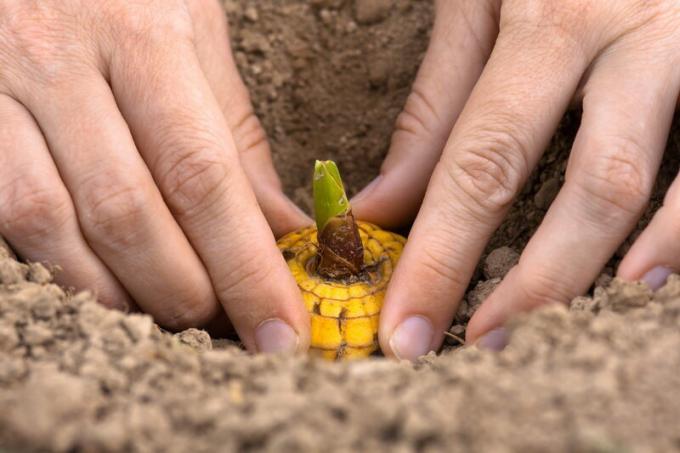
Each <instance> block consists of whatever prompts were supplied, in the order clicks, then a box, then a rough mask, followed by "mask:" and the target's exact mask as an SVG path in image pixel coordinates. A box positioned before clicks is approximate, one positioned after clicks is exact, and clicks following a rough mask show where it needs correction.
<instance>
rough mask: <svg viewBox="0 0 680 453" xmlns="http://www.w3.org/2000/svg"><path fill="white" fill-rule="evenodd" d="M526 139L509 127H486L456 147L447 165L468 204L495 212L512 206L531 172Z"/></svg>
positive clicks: (487, 211)
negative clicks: (465, 142)
mask: <svg viewBox="0 0 680 453" xmlns="http://www.w3.org/2000/svg"><path fill="white" fill-rule="evenodd" d="M475 137H477V138H475ZM525 143H526V140H524V139H522V138H519V135H518V134H516V133H513V132H510V129H508V128H498V129H496V130H491V129H489V128H485V130H483V131H479V132H478V133H476V134H474V137H470V139H469V140H468V144H466V145H465V146H463V147H460V148H459V149H457V150H456V152H455V155H454V156H453V157H452V159H451V162H450V163H448V164H446V165H445V166H444V168H445V170H447V174H448V177H449V179H450V180H451V182H452V183H453V188H454V189H457V190H460V191H461V192H462V193H463V194H464V195H465V196H466V199H467V200H468V202H469V206H468V208H472V209H474V210H475V211H476V213H477V214H480V215H488V214H492V215H496V214H498V213H501V212H503V211H504V210H506V209H507V208H508V207H509V206H510V204H511V203H512V201H513V200H514V198H515V196H516V195H517V193H519V191H520V190H521V188H522V185H523V184H524V182H525V180H526V178H527V176H528V174H529V168H530V165H529V162H528V158H527V156H528V150H527V148H526V145H525Z"/></svg>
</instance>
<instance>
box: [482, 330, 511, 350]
mask: <svg viewBox="0 0 680 453" xmlns="http://www.w3.org/2000/svg"><path fill="white" fill-rule="evenodd" d="M476 344H477V347H478V348H480V349H488V350H489V351H502V350H503V349H504V348H505V347H506V346H507V345H508V331H507V330H506V328H505V327H499V328H497V329H493V330H491V331H489V332H487V333H486V335H484V336H483V337H482V338H480V339H479V340H478V341H477V343H476Z"/></svg>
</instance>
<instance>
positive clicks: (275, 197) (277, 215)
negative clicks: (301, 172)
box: [187, 0, 312, 237]
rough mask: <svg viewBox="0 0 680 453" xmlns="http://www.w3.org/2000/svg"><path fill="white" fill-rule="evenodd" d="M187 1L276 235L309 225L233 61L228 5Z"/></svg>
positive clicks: (203, 57)
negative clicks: (289, 192) (288, 192)
mask: <svg viewBox="0 0 680 453" xmlns="http://www.w3.org/2000/svg"><path fill="white" fill-rule="evenodd" d="M187 3H188V5H189V8H190V11H191V15H192V17H193V22H194V24H195V27H194V30H195V38H194V42H195V47H196V51H197V55H198V59H199V61H200V63H201V68H202V69H203V72H204V74H205V76H206V78H207V80H208V83H209V84H210V87H211V89H212V92H213V93H214V95H215V97H216V99H217V102H218V103H219V105H220V107H221V108H222V112H223V113H224V116H225V117H226V119H227V124H228V125H229V129H230V131H231V134H232V137H233V139H234V142H235V143H236V149H237V150H238V152H239V157H240V161H241V166H242V167H243V170H244V171H245V173H246V175H247V176H248V180H249V181H250V183H251V187H252V188H253V191H254V192H255V196H256V198H257V202H258V203H259V205H260V208H261V209H262V212H263V213H264V215H265V217H266V218H267V220H268V222H269V225H270V226H271V228H272V230H273V231H274V235H275V236H276V237H279V236H282V235H283V234H285V233H288V232H290V231H293V230H295V229H298V228H301V227H304V226H308V225H309V224H311V223H312V220H311V219H310V218H309V217H308V216H307V215H306V214H305V213H304V212H303V211H302V210H301V209H300V208H298V207H297V206H296V205H295V203H293V202H292V201H291V200H290V199H288V197H286V196H285V195H284V194H283V192H282V188H281V181H280V180H279V177H278V175H277V174H276V170H275V169H274V164H273V162H272V158H271V152H270V148H269V143H268V142H267V138H266V135H265V132H264V130H263V129H262V126H261V125H260V121H259V120H258V119H257V117H256V116H255V112H254V111H253V107H252V104H251V102H250V97H249V95H248V90H247V89H246V87H245V85H244V84H243V81H242V80H241V77H240V76H239V72H238V69H237V68H236V64H235V62H234V58H233V55H232V52H231V49H230V46H229V34H228V31H227V20H226V15H225V12H224V10H223V9H222V7H221V5H220V4H219V3H218V2H217V1H216V0H213V1H208V2H205V1H202V0H189V1H188V2H187Z"/></svg>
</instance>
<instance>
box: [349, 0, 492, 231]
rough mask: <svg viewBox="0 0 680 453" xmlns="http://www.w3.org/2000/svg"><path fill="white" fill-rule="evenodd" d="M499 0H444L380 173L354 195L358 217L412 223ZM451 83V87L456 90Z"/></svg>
mask: <svg viewBox="0 0 680 453" xmlns="http://www.w3.org/2000/svg"><path fill="white" fill-rule="evenodd" d="M496 3H498V2H496V1H479V0H471V1H462V2H449V1H440V2H437V4H436V16H435V23H434V28H433V30H432V38H431V40H430V45H429V47H428V50H427V53H426V54H425V58H424V59H423V62H422V64H421V66H420V69H419V71H418V75H417V76H416V80H415V82H414V84H413V87H412V90H411V94H410V95H409V97H408V99H407V100H406V104H405V106H404V109H403V111H402V112H401V114H400V115H399V117H398V118H397V122H396V125H395V132H394V134H393V135H392V144H391V146H390V149H389V152H388V154H387V157H386V158H385V161H384V162H383V165H382V167H381V169H380V175H379V176H378V177H377V178H376V179H374V180H373V181H372V182H371V183H370V184H369V185H368V186H366V187H365V188H364V189H363V190H362V191H361V192H359V193H358V194H357V195H356V196H355V197H354V199H352V201H351V203H352V209H353V210H354V213H355V215H356V216H357V218H360V219H362V220H367V221H369V222H373V223H376V224H378V225H381V226H383V227H386V228H394V227H398V226H403V225H405V224H408V223H410V222H412V221H413V218H414V217H415V214H416V212H417V210H418V207H419V206H420V203H421V201H422V199H423V196H424V195H425V189H426V187H427V184H428V182H429V180H430V175H431V173H432V170H433V169H434V167H435V165H436V164H437V161H438V160H439V156H440V155H441V152H442V149H443V148H444V145H445V143H446V139H447V138H448V136H449V134H450V132H451V129H452V128H453V124H454V123H455V121H456V119H457V118H458V115H459V114H460V112H461V110H462V109H463V106H464V104H465V102H466V100H467V98H468V95H469V94H470V91H472V88H473V86H474V84H475V82H476V81H477V78H478V77H479V75H480V74H481V72H482V69H483V67H484V64H485V63H486V60H487V59H488V57H489V54H490V52H491V49H492V46H493V43H494V41H495V37H496V34H497V32H498V29H497V25H496V20H495V17H496V16H497V8H496ZM452 87H453V88H452Z"/></svg>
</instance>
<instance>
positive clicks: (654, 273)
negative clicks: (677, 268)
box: [641, 266, 673, 291]
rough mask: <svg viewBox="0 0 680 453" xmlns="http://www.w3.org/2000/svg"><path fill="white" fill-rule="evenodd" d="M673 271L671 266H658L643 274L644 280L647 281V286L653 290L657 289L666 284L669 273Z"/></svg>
mask: <svg viewBox="0 0 680 453" xmlns="http://www.w3.org/2000/svg"><path fill="white" fill-rule="evenodd" d="M672 273H673V270H672V269H671V268H668V267H665V266H656V267H655V268H653V269H652V270H650V271H648V272H647V273H646V274H645V275H644V276H642V279H641V280H642V281H643V282H645V283H647V286H649V288H650V289H651V290H652V291H656V290H657V289H659V288H661V287H662V286H663V285H665V284H666V279H667V278H668V276H669V275H671V274H672Z"/></svg>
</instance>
